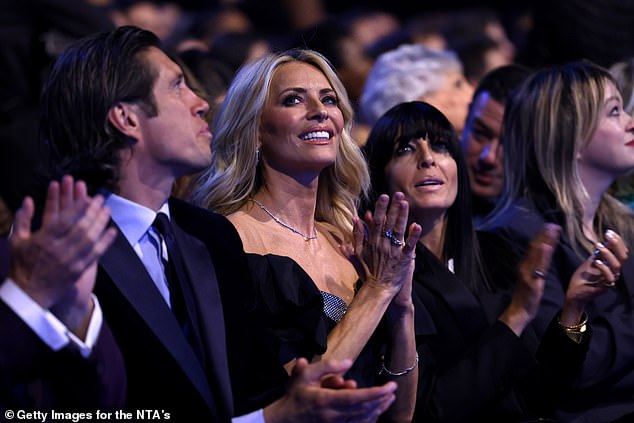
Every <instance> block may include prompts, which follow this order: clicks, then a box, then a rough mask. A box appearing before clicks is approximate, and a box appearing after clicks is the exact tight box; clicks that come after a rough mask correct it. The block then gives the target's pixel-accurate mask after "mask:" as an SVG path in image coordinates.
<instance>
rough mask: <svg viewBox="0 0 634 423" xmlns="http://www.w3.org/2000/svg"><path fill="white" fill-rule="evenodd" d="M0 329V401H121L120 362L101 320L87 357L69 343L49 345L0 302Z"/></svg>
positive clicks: (114, 404) (49, 404) (112, 405)
mask: <svg viewBox="0 0 634 423" xmlns="http://www.w3.org/2000/svg"><path fill="white" fill-rule="evenodd" d="M0 328H2V342H0V374H1V375H2V377H1V378H0V403H4V404H11V403H12V402H13V403H18V404H28V405H31V406H33V407H38V408H54V407H57V408H59V409H61V408H64V407H67V408H69V409H71V408H72V409H78V408H94V407H101V408H102V409H118V408H121V407H122V406H123V404H124V398H125V392H126V378H125V369H124V363H123V359H122V357H121V353H120V351H119V349H118V347H117V345H116V343H115V341H114V339H113V337H112V334H111V332H110V329H109V327H108V326H107V324H106V323H105V322H104V325H103V326H102V329H101V332H100V334H99V338H98V340H97V343H96V344H95V346H94V348H93V351H92V354H91V356H89V357H88V358H83V357H82V356H81V355H80V354H79V352H78V351H76V350H73V349H72V347H67V348H64V349H62V350H60V351H57V352H55V351H53V350H51V349H50V348H49V347H48V346H47V345H46V344H45V343H44V342H42V340H40V338H39V337H38V336H37V335H36V334H35V333H34V332H33V331H32V330H31V329H30V328H29V327H28V326H27V325H26V324H25V323H24V322H23V321H22V320H21V319H20V318H19V317H18V316H17V315H16V314H15V313H13V311H12V310H11V309H10V308H9V307H8V306H7V305H6V304H4V303H3V302H0ZM36 386H37V389H30V388H33V387H36ZM19 387H23V388H20V389H16V388H19ZM16 392H19V393H20V394H19V395H17V396H16V394H15V393H16Z"/></svg>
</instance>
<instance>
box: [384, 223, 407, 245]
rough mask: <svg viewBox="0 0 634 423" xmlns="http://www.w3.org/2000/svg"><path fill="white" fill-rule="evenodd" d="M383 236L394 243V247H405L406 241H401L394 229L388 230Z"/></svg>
mask: <svg viewBox="0 0 634 423" xmlns="http://www.w3.org/2000/svg"><path fill="white" fill-rule="evenodd" d="M383 236H384V237H386V238H387V239H389V240H390V242H391V243H392V245H394V246H397V247H402V246H403V245H405V241H401V240H400V239H398V238H397V237H396V236H395V235H394V230H393V229H391V228H390V229H388V230H386V231H384V232H383Z"/></svg>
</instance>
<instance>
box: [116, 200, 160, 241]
mask: <svg viewBox="0 0 634 423" xmlns="http://www.w3.org/2000/svg"><path fill="white" fill-rule="evenodd" d="M106 205H107V206H108V207H109V208H110V215H111V216H112V220H114V222H115V223H116V224H117V226H118V227H119V229H120V230H121V232H122V233H123V236H125V237H126V239H127V240H128V243H130V245H136V244H137V243H138V242H139V240H140V239H141V237H142V236H143V235H144V234H145V233H146V232H147V230H148V229H149V228H150V226H152V222H154V218H155V217H156V214H157V213H158V212H162V213H165V214H166V215H167V217H168V218H170V211H169V206H168V204H167V201H166V202H165V203H163V205H162V206H161V208H159V210H158V212H155V211H154V210H152V209H149V208H147V207H145V206H142V205H140V204H137V203H135V202H133V201H130V200H128V199H125V198H123V197H121V196H119V195H117V194H112V193H111V194H109V195H107V197H106Z"/></svg>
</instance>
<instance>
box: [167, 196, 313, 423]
mask: <svg viewBox="0 0 634 423" xmlns="http://www.w3.org/2000/svg"><path fill="white" fill-rule="evenodd" d="M170 213H171V214H172V217H173V218H174V219H175V220H177V221H178V222H179V225H180V226H181V228H182V229H183V230H184V231H185V232H187V233H188V234H190V235H191V236H193V237H196V238H197V239H199V240H200V241H202V242H203V243H204V244H205V246H206V247H207V250H208V251H209V254H210V255H211V257H212V260H213V263H214V268H215V273H216V280H217V282H218V287H219V289H220V296H221V300H222V308H223V312H224V322H225V327H226V331H225V333H226V336H227V354H228V363H229V373H230V377H231V386H232V388H233V400H234V408H235V413H234V414H235V415H242V414H246V413H247V412H250V411H253V410H256V409H258V408H262V407H264V406H266V405H268V404H270V403H271V402H273V401H274V400H276V399H278V398H279V397H280V396H282V395H283V394H284V392H285V390H286V385H287V382H288V374H287V373H286V371H285V370H284V368H283V367H282V363H283V362H285V360H283V358H282V357H281V353H280V343H279V338H278V336H276V335H275V334H274V333H273V332H272V329H271V327H272V326H273V325H270V322H269V320H268V319H269V317H268V313H267V308H266V305H265V304H263V302H262V301H261V300H260V299H259V296H258V286H259V285H258V283H256V281H255V280H254V277H260V278H262V277H264V276H265V275H263V274H260V275H252V274H251V271H250V268H249V262H248V260H247V255H246V254H245V253H244V249H243V246H242V241H241V239H240V235H239V234H238V232H237V231H236V229H235V227H234V226H233V225H232V224H231V222H230V221H229V220H228V219H227V218H225V217H224V216H221V215H219V214H216V213H213V212H210V211H208V210H204V209H202V208H199V207H194V206H192V205H190V204H188V203H185V202H182V201H178V200H174V199H172V200H171V201H170ZM287 282H288V281H287ZM320 298H321V297H320ZM285 305H286V306H288V304H285Z"/></svg>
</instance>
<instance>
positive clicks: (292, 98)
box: [282, 94, 302, 106]
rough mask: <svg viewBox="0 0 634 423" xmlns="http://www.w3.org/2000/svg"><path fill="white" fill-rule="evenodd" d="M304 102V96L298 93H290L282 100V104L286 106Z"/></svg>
mask: <svg viewBox="0 0 634 423" xmlns="http://www.w3.org/2000/svg"><path fill="white" fill-rule="evenodd" d="M301 102H302V98H301V97H300V96H298V95H297V94H290V95H287V96H286V97H284V99H283V100H282V104H283V105H284V106H294V105H296V104H300V103H301Z"/></svg>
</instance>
